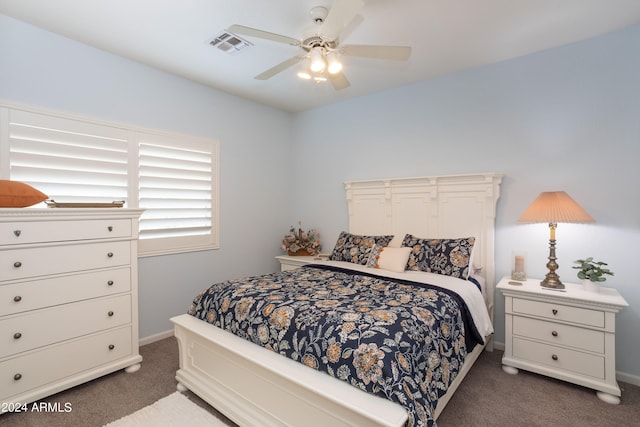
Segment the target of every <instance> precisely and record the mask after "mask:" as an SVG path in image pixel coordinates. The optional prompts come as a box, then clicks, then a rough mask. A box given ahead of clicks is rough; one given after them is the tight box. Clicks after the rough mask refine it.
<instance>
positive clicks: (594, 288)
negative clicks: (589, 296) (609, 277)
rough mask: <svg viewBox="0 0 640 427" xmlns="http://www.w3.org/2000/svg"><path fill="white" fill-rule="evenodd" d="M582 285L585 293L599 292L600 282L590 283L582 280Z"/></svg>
mask: <svg viewBox="0 0 640 427" xmlns="http://www.w3.org/2000/svg"><path fill="white" fill-rule="evenodd" d="M582 285H583V286H584V290H585V291H588V292H600V282H592V281H591V280H589V279H584V280H583V281H582Z"/></svg>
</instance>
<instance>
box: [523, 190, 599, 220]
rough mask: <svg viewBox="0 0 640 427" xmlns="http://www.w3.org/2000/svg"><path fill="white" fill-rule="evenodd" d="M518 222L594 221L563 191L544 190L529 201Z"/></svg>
mask: <svg viewBox="0 0 640 427" xmlns="http://www.w3.org/2000/svg"><path fill="white" fill-rule="evenodd" d="M518 222H548V223H550V224H551V223H559V222H578V223H581V222H595V220H594V219H593V218H592V217H591V215H589V214H588V213H587V212H586V211H585V210H584V209H582V207H581V206H580V205H579V204H577V203H576V202H575V200H573V199H572V198H571V197H570V196H569V195H568V194H567V193H565V192H564V191H545V192H543V193H540V195H539V196H538V197H537V198H536V199H535V200H534V201H533V203H531V205H530V206H529V207H528V208H527V210H526V211H525V212H524V213H523V214H522V216H521V217H520V219H518Z"/></svg>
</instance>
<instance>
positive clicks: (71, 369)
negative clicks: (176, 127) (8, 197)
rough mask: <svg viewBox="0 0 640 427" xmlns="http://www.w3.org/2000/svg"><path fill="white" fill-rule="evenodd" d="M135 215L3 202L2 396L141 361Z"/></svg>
mask: <svg viewBox="0 0 640 427" xmlns="http://www.w3.org/2000/svg"><path fill="white" fill-rule="evenodd" d="M141 213H142V210H138V209H121V208H103V209H84V208H82V209H67V208H53V209H52V208H48V209H47V208H45V209H0V402H4V403H8V402H13V403H28V402H32V401H34V400H38V399H41V398H43V397H45V396H48V395H51V394H54V393H57V392H59V391H61V390H64V389H67V388H70V387H73V386H75V385H78V384H80V383H83V382H86V381H89V380H91V379H94V378H96V377H99V376H102V375H105V374H107V373H110V372H113V371H116V370H118V369H123V368H126V370H127V372H135V371H137V370H138V369H139V368H140V362H141V361H142V357H141V356H140V355H139V354H138V290H137V286H138V268H137V248H138V241H137V239H138V218H139V216H140V214H141Z"/></svg>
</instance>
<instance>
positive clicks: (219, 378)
mask: <svg viewBox="0 0 640 427" xmlns="http://www.w3.org/2000/svg"><path fill="white" fill-rule="evenodd" d="M171 321H172V322H173V323H174V325H175V336H176V338H177V339H178V344H179V347H180V349H179V351H180V369H179V370H178V371H177V373H176V379H177V380H178V382H179V383H180V384H181V385H182V386H184V387H186V388H188V389H189V390H191V391H192V392H194V393H195V394H197V395H198V396H199V397H201V398H202V399H203V400H205V401H206V402H208V403H209V404H211V405H212V406H213V407H215V408H216V409H217V410H218V411H220V412H221V413H223V414H224V415H225V416H227V417H228V418H229V419H230V420H232V421H233V422H235V423H236V424H238V425H240V426H256V425H261V426H299V425H305V426H318V427H325V426H328V425H331V426H363V427H364V426H403V425H404V424H405V422H406V420H407V413H406V411H405V410H404V408H402V407H401V406H399V405H396V404H395V403H393V402H391V401H388V400H386V399H383V398H380V397H377V396H371V395H368V394H367V393H365V392H363V391H360V390H358V389H356V388H354V387H352V386H350V385H349V384H346V383H342V382H340V381H337V380H336V379H335V378H331V377H330V376H328V375H326V374H324V373H321V372H317V371H314V370H313V369H309V368H308V367H306V366H304V365H301V364H297V363H291V361H290V360H288V359H286V358H284V357H282V356H280V355H278V354H275V353H273V352H271V351H269V350H266V349H264V348H262V347H260V346H257V345H255V344H252V343H250V342H248V341H245V340H243V339H241V338H238V337H236V336H234V335H232V334H230V333H228V332H226V331H223V330H221V329H219V328H216V327H215V326H212V325H209V324H207V323H205V322H203V321H201V320H198V319H196V318H194V317H192V316H189V315H186V314H185V315H181V316H177V317H174V318H172V319H171Z"/></svg>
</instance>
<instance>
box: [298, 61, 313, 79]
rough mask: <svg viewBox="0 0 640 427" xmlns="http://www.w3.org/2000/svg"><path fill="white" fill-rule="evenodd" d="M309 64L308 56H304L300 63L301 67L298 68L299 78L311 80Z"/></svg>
mask: <svg viewBox="0 0 640 427" xmlns="http://www.w3.org/2000/svg"><path fill="white" fill-rule="evenodd" d="M310 64H311V62H310V61H309V58H305V59H304V61H303V63H302V67H300V69H299V70H298V77H299V78H301V79H304V80H311V77H313V72H312V71H311V70H310V68H309V65H310Z"/></svg>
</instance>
